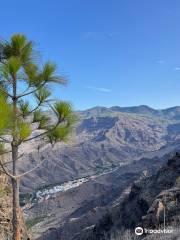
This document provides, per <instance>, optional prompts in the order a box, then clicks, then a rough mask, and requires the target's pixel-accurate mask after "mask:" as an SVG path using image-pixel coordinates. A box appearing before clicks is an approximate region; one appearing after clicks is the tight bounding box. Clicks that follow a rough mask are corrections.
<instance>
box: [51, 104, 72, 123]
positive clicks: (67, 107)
mask: <svg viewBox="0 0 180 240" xmlns="http://www.w3.org/2000/svg"><path fill="white" fill-rule="evenodd" d="M53 110H54V112H55V114H56V115H57V117H58V119H59V120H60V121H63V120H65V119H67V118H68V117H69V116H70V115H71V114H72V105H71V104H70V103H68V102H64V101H60V102H56V103H55V104H54V107H53Z"/></svg>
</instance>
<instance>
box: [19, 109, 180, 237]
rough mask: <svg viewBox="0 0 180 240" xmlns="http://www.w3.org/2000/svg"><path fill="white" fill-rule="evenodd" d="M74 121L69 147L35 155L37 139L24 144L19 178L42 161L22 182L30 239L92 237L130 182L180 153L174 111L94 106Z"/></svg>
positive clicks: (178, 123) (179, 126)
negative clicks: (85, 235) (174, 154)
mask: <svg viewBox="0 0 180 240" xmlns="http://www.w3.org/2000/svg"><path fill="white" fill-rule="evenodd" d="M77 116H78V122H77V125H76V129H75V131H74V133H73V134H72V136H71V137H70V141H69V142H68V143H65V144H57V145H56V146H55V147H53V148H52V147H51V146H50V145H49V146H46V147H43V148H42V149H41V151H40V154H38V152H37V150H36V147H37V145H38V144H39V141H38V140H37V141H32V142H31V143H30V144H25V145H23V150H25V152H26V154H25V155H24V157H23V159H22V161H23V164H21V161H19V165H20V168H19V171H20V172H23V171H24V170H29V169H30V168H32V167H33V166H35V165H36V164H37V162H38V160H39V159H40V160H43V164H42V166H41V167H40V168H38V169H36V170H35V171H33V172H31V173H30V174H29V175H27V176H25V177H24V178H23V181H22V184H21V204H22V206H23V210H24V213H25V216H26V221H27V224H28V226H29V228H30V229H31V231H32V234H33V236H34V239H39V240H42V239H52V240H57V239H59V238H60V237H61V239H63V240H71V239H72V240H74V239H78V240H79V239H80V238H81V236H84V234H83V232H86V233H88V232H90V233H92V231H91V229H94V228H93V225H96V226H98V224H99V221H101V219H105V218H103V217H104V216H105V215H106V214H107V213H108V212H109V211H111V209H112V208H113V206H114V205H119V204H120V203H119V201H120V202H121V201H122V199H124V197H126V195H127V194H128V193H129V190H130V188H131V185H132V184H133V183H134V181H137V180H138V179H139V180H140V179H142V178H144V177H145V176H146V177H148V176H151V175H152V174H153V173H155V172H156V171H158V169H159V168H160V167H161V166H162V164H163V163H164V162H165V161H166V160H167V156H169V153H170V152H174V151H178V150H179V149H180V120H179V107H174V108H171V109H165V110H154V109H152V108H149V107H147V106H138V107H130V108H120V107H111V108H105V107H95V108H92V109H89V110H86V111H81V112H77ZM81 230H83V231H81ZM69 234H70V235H71V236H70V235H69ZM84 239H85V238H84Z"/></svg>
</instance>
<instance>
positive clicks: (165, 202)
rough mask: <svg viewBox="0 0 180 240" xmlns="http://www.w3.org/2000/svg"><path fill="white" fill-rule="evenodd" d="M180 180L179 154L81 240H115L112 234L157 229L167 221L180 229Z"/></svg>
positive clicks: (134, 188)
mask: <svg viewBox="0 0 180 240" xmlns="http://www.w3.org/2000/svg"><path fill="white" fill-rule="evenodd" d="M179 177H180V155H179V154H178V153H177V154H175V156H174V157H172V158H171V159H169V161H168V162H167V164H166V165H165V166H164V167H162V168H161V169H160V170H159V171H158V172H157V174H155V175H153V176H151V177H148V178H144V179H141V180H139V181H136V182H135V183H134V184H133V186H132V188H131V191H130V193H129V195H128V196H127V197H126V198H125V199H124V200H123V201H121V202H119V204H118V205H116V206H115V207H114V208H112V209H111V211H110V212H109V213H108V214H107V215H106V216H105V217H103V218H102V219H101V220H100V222H99V223H98V224H97V225H96V226H95V227H94V228H93V230H92V231H91V233H90V234H89V235H88V237H86V238H83V237H84V236H83V235H82V238H79V239H84V240H85V239H88V240H92V239H93V240H96V239H99V240H100V239H104V237H105V236H106V239H111V237H110V236H112V233H116V232H119V231H125V230H127V229H130V230H132V231H133V230H134V228H135V227H137V226H143V227H146V228H150V229H153V228H157V227H159V226H160V225H162V224H164V218H165V224H166V226H172V225H173V226H175V225H176V226H178V225H179V222H180V183H179ZM164 214H165V216H164ZM117 239H118V238H117ZM154 239H156V238H154Z"/></svg>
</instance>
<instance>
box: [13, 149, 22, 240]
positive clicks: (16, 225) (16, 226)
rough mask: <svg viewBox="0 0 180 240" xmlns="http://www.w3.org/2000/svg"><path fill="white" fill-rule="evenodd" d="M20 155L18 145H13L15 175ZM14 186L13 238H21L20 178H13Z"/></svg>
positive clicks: (18, 239)
mask: <svg viewBox="0 0 180 240" xmlns="http://www.w3.org/2000/svg"><path fill="white" fill-rule="evenodd" d="M17 157H18V147H17V146H13V145H12V159H13V175H14V176H16V175H17V172H16V171H17V170H16V168H17V167H16V162H17ZM12 188H13V219H12V225H13V240H20V239H21V236H20V216H19V215H20V206H19V179H18V178H12Z"/></svg>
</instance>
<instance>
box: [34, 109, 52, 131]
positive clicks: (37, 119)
mask: <svg viewBox="0 0 180 240" xmlns="http://www.w3.org/2000/svg"><path fill="white" fill-rule="evenodd" d="M49 122H50V117H49V116H47V115H45V114H43V113H42V112H41V111H40V110H37V111H35V112H34V116H33V123H38V124H39V125H38V129H47V128H48V127H49Z"/></svg>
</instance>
